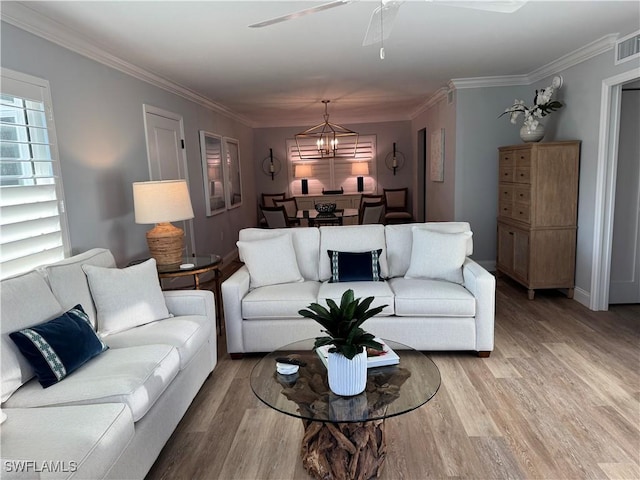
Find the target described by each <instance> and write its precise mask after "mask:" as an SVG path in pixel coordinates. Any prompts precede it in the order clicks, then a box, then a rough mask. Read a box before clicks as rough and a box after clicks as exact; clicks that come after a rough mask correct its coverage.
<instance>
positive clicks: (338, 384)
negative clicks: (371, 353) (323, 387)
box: [327, 348, 367, 397]
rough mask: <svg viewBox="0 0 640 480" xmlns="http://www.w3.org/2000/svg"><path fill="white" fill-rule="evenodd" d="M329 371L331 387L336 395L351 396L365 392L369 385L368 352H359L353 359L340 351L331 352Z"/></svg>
mask: <svg viewBox="0 0 640 480" xmlns="http://www.w3.org/2000/svg"><path fill="white" fill-rule="evenodd" d="M327 373H328V375H329V388H330V389H331V391H332V392H333V393H335V394H336V395H342V396H345V397H347V396H351V395H358V394H359V393H362V392H364V389H365V387H366V386H367V353H366V351H365V350H364V348H363V349H362V353H359V354H357V355H356V356H355V357H353V359H352V360H349V359H348V358H347V357H345V356H344V355H342V354H340V353H329V362H328V368H327Z"/></svg>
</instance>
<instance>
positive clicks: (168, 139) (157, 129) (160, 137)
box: [143, 105, 195, 256]
mask: <svg viewBox="0 0 640 480" xmlns="http://www.w3.org/2000/svg"><path fill="white" fill-rule="evenodd" d="M143 109H144V126H145V135H146V138H147V158H148V160H149V179H150V180H175V179H184V180H186V181H187V184H188V183H189V177H188V175H187V157H186V152H185V149H184V127H183V123H182V117H181V116H180V115H176V114H175V113H172V112H168V111H166V110H161V109H159V108H156V107H152V106H149V105H143ZM175 223H176V226H177V227H180V228H182V229H183V230H184V233H185V241H184V244H185V248H186V255H187V256H190V255H192V254H193V253H194V252H195V243H194V235H193V222H192V221H191V220H187V221H184V222H175Z"/></svg>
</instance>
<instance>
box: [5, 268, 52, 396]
mask: <svg viewBox="0 0 640 480" xmlns="http://www.w3.org/2000/svg"><path fill="white" fill-rule="evenodd" d="M0 305H2V322H0V333H1V335H0V368H1V370H2V372H1V373H2V384H1V387H0V388H1V391H2V402H4V401H6V400H7V399H8V398H9V397H10V396H11V394H12V393H13V392H15V391H16V390H17V389H18V388H19V387H20V386H21V385H22V384H24V383H25V382H26V381H28V380H29V379H30V378H32V377H33V375H34V372H33V368H31V365H29V362H27V359H26V358H24V356H23V355H22V354H21V353H20V350H18V347H17V346H16V345H15V344H14V343H13V342H12V341H11V339H10V338H9V333H11V332H15V331H16V330H20V329H22V328H27V327H31V326H33V325H37V324H39V323H42V322H45V321H47V320H50V319H52V318H55V317H57V316H58V315H60V314H61V313H63V312H64V310H63V308H62V306H61V305H60V303H59V302H58V300H57V299H56V297H55V296H54V295H53V293H52V292H51V290H50V289H49V286H48V285H47V282H46V281H45V279H44V277H43V276H42V275H41V274H40V273H38V272H29V273H26V274H24V275H20V276H17V277H13V278H8V279H5V280H3V281H2V286H1V287H0Z"/></svg>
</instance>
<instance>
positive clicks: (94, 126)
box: [0, 22, 255, 265]
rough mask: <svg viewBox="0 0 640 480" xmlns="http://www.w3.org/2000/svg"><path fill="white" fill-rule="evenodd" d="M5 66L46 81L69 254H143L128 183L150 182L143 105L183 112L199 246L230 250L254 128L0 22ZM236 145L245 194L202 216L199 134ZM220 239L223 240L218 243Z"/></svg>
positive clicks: (243, 221) (243, 216)
mask: <svg viewBox="0 0 640 480" xmlns="http://www.w3.org/2000/svg"><path fill="white" fill-rule="evenodd" d="M0 30H1V31H0V34H1V40H2V41H1V44H2V47H1V48H2V51H1V58H2V66H3V67H6V68H10V69H12V70H15V71H18V72H23V73H27V74H29V75H34V76H36V77H40V78H44V79H46V80H48V81H49V83H50V86H51V97H52V102H53V109H54V117H55V122H56V130H57V136H58V150H59V153H60V164H61V170H62V180H63V183H64V189H65V197H66V206H67V215H68V219H69V227H70V236H71V248H72V251H73V253H77V252H81V251H85V250H87V249H89V248H92V247H97V246H101V247H106V248H109V249H111V250H112V252H113V253H114V255H115V257H116V260H117V261H118V263H119V264H121V265H122V264H124V263H126V262H127V261H128V260H131V259H133V258H140V257H144V256H147V255H148V252H147V247H146V241H145V232H146V230H148V229H149V228H150V227H151V226H149V225H136V224H135V223H134V218H133V194H132V190H131V183H132V182H135V181H144V180H148V179H149V171H148V163H147V149H146V143H145V133H144V123H143V110H142V105H143V104H149V105H152V106H155V107H159V108H162V109H165V110H168V111H171V112H174V113H176V114H179V115H182V116H183V118H184V128H185V137H186V138H185V144H186V152H187V163H188V174H189V187H190V192H191V200H192V203H193V207H194V212H195V219H194V229H195V242H196V251H198V252H202V253H208V252H211V253H219V254H222V255H226V254H228V253H229V252H230V251H232V250H233V249H234V248H235V241H236V240H237V231H238V229H240V228H242V227H244V226H247V225H249V224H251V222H253V221H254V217H253V209H254V208H255V207H254V205H253V201H252V199H253V198H254V197H255V193H254V190H255V185H254V176H253V165H252V159H253V157H254V155H253V132H252V130H251V128H249V127H247V126H245V125H242V124H240V123H239V122H237V121H235V120H233V119H230V118H228V117H225V116H223V115H220V114H218V113H216V112H213V111H212V110H210V109H208V108H205V107H203V106H201V105H197V104H195V103H193V102H191V101H189V100H186V99H184V98H182V97H179V96H177V95H174V94H171V93H169V92H167V91H165V90H162V89H160V88H157V87H154V86H152V85H150V84H148V83H145V82H143V81H141V80H138V79H135V78H133V77H131V76H128V75H125V74H124V73H121V72H119V71H117V70H114V69H112V68H109V67H107V66H105V65H102V64H100V63H98V62H95V61H93V60H90V59H88V58H86V57H84V56H81V55H79V54H76V53H74V52H72V51H70V50H67V49H65V48H63V47H60V46H58V45H56V44H53V43H51V42H49V41H47V40H44V39H42V38H40V37H37V36H35V35H32V34H30V33H27V32H25V31H24V30H21V29H18V28H16V27H14V26H12V25H9V24H7V23H4V22H3V23H2V28H1V29H0ZM201 129H202V130H208V131H210V132H214V133H218V134H220V135H226V136H229V137H234V138H237V139H238V140H239V141H240V154H241V162H242V165H241V169H242V174H243V194H244V196H245V198H247V199H248V200H247V201H246V202H244V204H243V206H242V207H240V208H238V209H234V210H232V211H230V212H227V213H224V214H221V215H218V216H215V217H206V216H205V214H204V209H205V207H204V184H203V178H202V167H201V163H200V146H199V135H198V131H199V130H201ZM223 238H224V239H223Z"/></svg>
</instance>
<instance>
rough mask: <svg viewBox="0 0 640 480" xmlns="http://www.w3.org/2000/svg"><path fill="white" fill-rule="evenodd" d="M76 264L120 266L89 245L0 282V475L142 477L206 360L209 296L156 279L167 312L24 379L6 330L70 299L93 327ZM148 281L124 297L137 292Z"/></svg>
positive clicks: (68, 304)
mask: <svg viewBox="0 0 640 480" xmlns="http://www.w3.org/2000/svg"><path fill="white" fill-rule="evenodd" d="M86 265H93V266H97V267H109V270H108V272H114V273H113V274H117V275H119V274H120V273H118V272H124V271H125V270H114V269H113V268H112V267H115V261H114V258H113V256H112V254H111V252H109V251H108V250H105V249H93V250H90V251H87V252H85V253H83V254H80V255H76V256H74V257H71V258H69V259H66V260H64V261H61V262H59V263H56V264H53V265H49V266H47V267H42V268H39V269H37V270H34V271H31V272H29V273H27V274H24V275H20V276H17V277H13V278H10V279H6V280H3V281H2V285H1V290H0V294H1V300H2V304H1V307H2V324H1V333H2V335H1V341H2V343H1V346H2V350H1V352H0V353H1V355H2V365H1V368H2V397H3V403H2V414H3V415H4V414H6V420H5V421H4V422H3V423H2V426H1V427H0V428H1V450H0V452H1V456H2V465H1V468H0V472H1V473H0V477H2V478H14V477H15V478H78V479H85V478H86V479H97V478H113V479H124V478H138V479H142V478H144V476H145V475H146V473H147V472H148V471H149V469H150V468H151V466H152V465H153V463H154V461H155V460H156V458H157V456H158V454H159V453H160V450H161V449H162V447H163V446H164V444H165V443H166V441H167V440H168V439H169V437H170V436H171V434H172V432H173V431H174V429H175V427H176V426H177V424H178V422H179V421H180V419H181V418H182V416H183V415H184V413H185V412H186V410H187V408H188V407H189V405H190V404H191V402H192V400H193V398H194V397H195V395H196V393H197V392H198V391H199V389H200V387H201V386H202V384H203V383H204V381H205V380H206V378H207V377H208V376H209V374H210V373H211V372H212V370H213V368H214V367H215V365H216V361H217V352H216V328H215V307H214V297H213V294H212V292H209V291H186V290H185V291H171V292H160V291H159V285H158V286H157V295H159V297H160V299H161V300H162V297H163V296H164V301H165V302H164V305H166V308H167V309H168V312H169V313H170V315H169V317H168V318H164V319H161V320H157V321H154V322H151V323H147V324H144V325H141V326H136V327H133V328H127V329H125V330H122V331H119V332H117V333H112V334H109V335H106V336H102V341H103V342H104V343H106V344H107V345H108V347H109V348H108V349H107V350H105V351H103V352H102V353H100V354H98V355H97V356H96V357H94V358H92V359H91V360H89V361H88V362H87V363H85V364H84V365H82V366H81V367H80V368H78V369H77V370H76V371H74V372H73V373H71V374H69V375H68V376H67V377H65V378H63V379H62V380H61V381H59V382H58V383H55V384H54V385H52V386H50V387H48V388H43V387H42V386H41V385H40V383H39V382H38V380H37V379H36V378H32V379H29V378H30V377H31V376H32V375H33V372H32V371H30V370H29V368H30V367H28V365H27V364H26V361H25V360H24V358H21V352H20V351H19V350H18V349H17V348H16V346H15V345H14V344H13V342H12V339H11V338H9V335H8V334H9V333H11V332H16V331H18V330H22V329H25V328H27V327H34V326H36V325H37V324H42V323H43V322H45V321H48V320H50V319H52V318H56V317H58V316H59V315H60V314H61V313H64V312H67V311H68V310H69V309H71V308H73V307H74V306H75V305H77V304H81V305H82V307H83V309H84V310H85V311H86V313H87V315H88V316H89V319H90V320H91V323H92V324H94V325H95V322H96V319H98V320H100V312H99V311H98V312H97V311H96V307H95V306H94V301H93V299H95V298H96V297H95V295H94V296H92V291H91V289H90V286H91V287H93V284H89V283H88V282H87V276H86V275H85V270H86V269H87V267H86ZM83 266H84V269H83ZM89 268H91V267H89ZM132 268H133V267H132ZM152 268H153V269H154V271H153V272H152V273H155V266H153V265H152ZM94 270H97V272H98V275H99V274H101V272H102V273H104V272H106V271H107V270H106V269H104V270H100V269H94ZM126 270H129V269H126ZM129 271H130V270H129ZM94 273H95V272H94ZM111 274H112V273H109V275H111ZM152 280H153V279H152ZM155 281H156V282H157V277H155ZM147 283H149V284H153V282H147ZM148 286H149V285H139V287H138V288H136V289H133V290H134V292H133V293H134V294H137V293H139V292H137V290H139V291H140V293H139V294H140V296H141V298H142V294H141V292H142V290H143V289H144V288H146V287H148ZM94 293H95V290H94ZM140 303H144V302H141V301H140ZM85 323H86V322H85ZM89 333H90V334H91V335H93V333H91V331H90V330H89Z"/></svg>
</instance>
